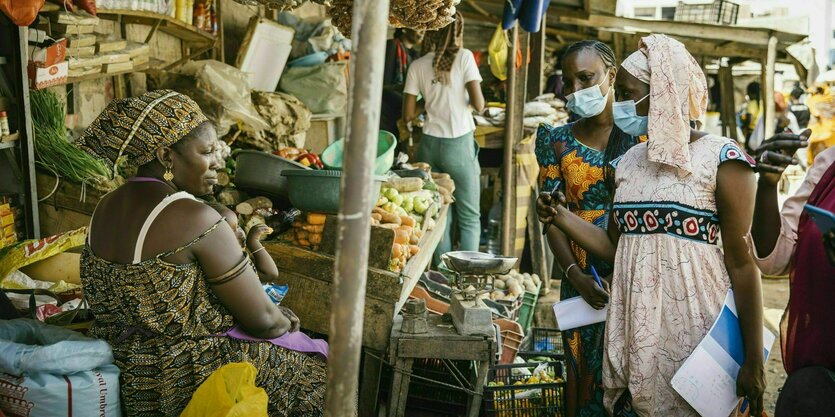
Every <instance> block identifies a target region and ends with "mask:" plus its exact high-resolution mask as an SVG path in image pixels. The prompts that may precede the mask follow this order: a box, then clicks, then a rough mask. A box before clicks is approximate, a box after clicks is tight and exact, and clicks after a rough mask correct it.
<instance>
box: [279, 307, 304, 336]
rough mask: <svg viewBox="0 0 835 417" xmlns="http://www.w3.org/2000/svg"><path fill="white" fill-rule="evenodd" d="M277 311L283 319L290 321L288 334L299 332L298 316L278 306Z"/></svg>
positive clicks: (299, 322)
mask: <svg viewBox="0 0 835 417" xmlns="http://www.w3.org/2000/svg"><path fill="white" fill-rule="evenodd" d="M278 309H279V310H280V311H281V314H283V315H284V317H286V318H287V320H289V321H290V328H289V329H288V330H287V331H289V332H290V333H293V332H297V331H299V328H300V327H301V321H300V320H299V316H297V315H296V313H294V312H293V310H290V309H289V308H287V307H282V306H278Z"/></svg>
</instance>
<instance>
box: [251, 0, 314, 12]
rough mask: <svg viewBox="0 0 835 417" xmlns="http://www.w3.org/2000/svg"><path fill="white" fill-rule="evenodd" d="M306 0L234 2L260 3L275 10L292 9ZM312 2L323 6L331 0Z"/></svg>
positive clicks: (254, 4) (252, 4)
mask: <svg viewBox="0 0 835 417" xmlns="http://www.w3.org/2000/svg"><path fill="white" fill-rule="evenodd" d="M306 1H307V0H235V2H236V3H240V4H245V5H247V6H257V5H259V4H262V5H264V6H267V7H268V8H270V9H275V10H280V11H284V10H292V9H295V8H298V7H299V6H301V5H302V4H304V3H305V2H306ZM310 1H312V2H314V3H318V4H321V5H323V6H329V5H330V3H331V0H310Z"/></svg>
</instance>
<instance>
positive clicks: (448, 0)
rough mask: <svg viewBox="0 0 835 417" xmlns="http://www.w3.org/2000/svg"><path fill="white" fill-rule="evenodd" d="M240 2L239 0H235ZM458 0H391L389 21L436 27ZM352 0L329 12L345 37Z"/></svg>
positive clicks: (449, 17)
mask: <svg viewBox="0 0 835 417" xmlns="http://www.w3.org/2000/svg"><path fill="white" fill-rule="evenodd" d="M238 1H240V0H238ZM460 2H461V0H392V2H391V6H390V9H389V10H390V12H389V23H390V24H391V25H392V26H394V27H397V28H410V29H415V30H437V29H440V28H442V27H444V26H446V25H448V24H450V23H452V21H453V20H454V16H455V11H456V8H455V6H457V5H458V3H460ZM353 8H354V1H353V0H332V2H331V6H330V7H329V8H328V14H329V15H330V16H331V18H333V24H334V26H336V27H337V28H338V29H339V31H340V32H342V33H343V34H345V36H350V35H351V21H352V20H353Z"/></svg>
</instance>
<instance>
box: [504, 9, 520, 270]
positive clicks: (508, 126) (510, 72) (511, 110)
mask: <svg viewBox="0 0 835 417" xmlns="http://www.w3.org/2000/svg"><path fill="white" fill-rule="evenodd" d="M510 38H511V39H510V51H508V53H507V81H506V85H507V103H506V109H507V114H506V115H505V131H504V152H503V155H502V234H501V236H502V254H503V255H505V256H512V254H513V239H514V236H513V235H514V233H513V232H514V229H515V223H516V221H515V218H516V216H515V213H513V212H512V208H513V145H514V144H515V143H516V140H515V138H516V133H515V132H514V127H515V126H516V119H517V118H519V117H521V115H520V114H519V110H518V106H516V105H515V104H516V97H517V93H516V87H517V85H516V84H517V80H516V78H517V77H518V72H517V70H516V51H517V50H518V48H519V23H518V22H517V23H516V24H515V25H514V26H513V29H512V30H511V31H510Z"/></svg>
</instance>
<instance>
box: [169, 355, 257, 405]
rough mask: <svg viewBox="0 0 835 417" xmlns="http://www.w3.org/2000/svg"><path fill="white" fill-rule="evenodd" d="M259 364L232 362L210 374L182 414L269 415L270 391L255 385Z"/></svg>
mask: <svg viewBox="0 0 835 417" xmlns="http://www.w3.org/2000/svg"><path fill="white" fill-rule="evenodd" d="M256 374H257V371H256V370H255V367H254V366H252V365H251V364H249V363H230V364H227V365H224V366H222V367H221V368H220V369H218V370H217V371H215V372H214V373H212V374H211V375H209V378H207V379H206V381H204V382H203V384H201V385H200V387H199V388H197V391H196V392H195V393H194V396H192V397H191V401H189V403H188V406H187V407H186V409H185V410H184V411H183V413H182V414H180V417H267V399H268V398H267V392H266V391H264V390H263V389H261V388H258V387H257V386H255V375H256Z"/></svg>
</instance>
